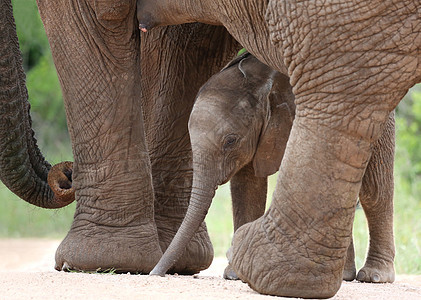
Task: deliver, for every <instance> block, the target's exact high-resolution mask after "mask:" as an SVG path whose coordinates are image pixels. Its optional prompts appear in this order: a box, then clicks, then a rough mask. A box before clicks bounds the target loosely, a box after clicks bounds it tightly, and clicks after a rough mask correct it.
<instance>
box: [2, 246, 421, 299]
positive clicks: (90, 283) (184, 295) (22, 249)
mask: <svg viewBox="0 0 421 300" xmlns="http://www.w3.org/2000/svg"><path fill="white" fill-rule="evenodd" d="M58 244H59V241H54V240H34V239H18V240H10V239H7V240H0V299H72V300H76V299H140V298H142V299H171V300H176V299H281V298H279V297H271V296H264V295H259V294H258V293H256V292H254V291H253V290H252V289H250V288H249V287H248V286H247V285H246V284H244V283H242V282H238V281H237V282H233V281H226V280H223V279H222V277H221V274H222V272H223V270H224V268H225V266H226V259H225V258H215V260H214V263H213V264H212V266H211V267H210V268H209V269H208V270H205V271H203V272H201V273H200V274H199V275H196V276H176V275H175V276H166V277H164V278H161V277H149V276H145V275H129V274H120V275H110V274H81V273H64V272H57V271H55V270H54V269H53V266H54V253H55V250H56V248H57V246H58ZM332 299H375V300H380V299H400V300H406V299H421V276H409V275H398V276H397V280H396V282H395V283H393V284H363V283H358V282H350V283H348V282H344V283H343V284H342V287H341V289H340V290H339V292H338V293H337V295H336V296H335V297H334V298H332Z"/></svg>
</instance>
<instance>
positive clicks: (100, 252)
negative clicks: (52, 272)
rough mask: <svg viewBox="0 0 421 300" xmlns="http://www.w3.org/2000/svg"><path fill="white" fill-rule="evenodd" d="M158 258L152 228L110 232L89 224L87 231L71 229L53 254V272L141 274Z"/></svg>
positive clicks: (113, 230)
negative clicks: (54, 264) (89, 227)
mask: <svg viewBox="0 0 421 300" xmlns="http://www.w3.org/2000/svg"><path fill="white" fill-rule="evenodd" d="M152 224H153V223H152ZM85 227H88V226H86V225H85ZM154 231H155V234H153V233H154ZM161 256H162V252H161V249H160V247H159V244H158V238H157V235H156V228H154V226H153V225H149V224H146V225H139V226H137V227H136V228H133V227H129V228H114V227H104V226H98V225H93V224H92V225H91V230H90V231H88V229H87V228H85V230H81V228H76V227H74V226H73V227H72V229H71V230H70V232H69V233H68V234H67V236H66V238H65V239H64V240H63V241H62V242H61V244H60V246H59V247H58V249H57V251H56V266H55V269H56V270H59V271H60V270H63V271H69V270H76V271H88V272H89V271H95V272H101V271H102V272H104V271H105V272H106V271H109V270H112V271H114V272H117V273H122V272H131V273H140V274H144V273H149V272H150V271H151V270H152V268H153V267H154V266H155V264H156V263H157V262H158V261H159V259H160V257H161Z"/></svg>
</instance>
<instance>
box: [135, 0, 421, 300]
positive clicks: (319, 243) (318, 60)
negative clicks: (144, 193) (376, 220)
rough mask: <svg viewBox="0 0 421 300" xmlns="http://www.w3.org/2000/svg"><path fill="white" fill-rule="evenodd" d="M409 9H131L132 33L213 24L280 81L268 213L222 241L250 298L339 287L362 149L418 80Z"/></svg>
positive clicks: (283, 4)
mask: <svg viewBox="0 0 421 300" xmlns="http://www.w3.org/2000/svg"><path fill="white" fill-rule="evenodd" d="M420 7H421V1H420V0H403V1H402V0H389V1H383V0H375V1H359V0H353V1H339V2H332V1H328V2H326V1H325V2H320V1H310V0H307V1H291V0H285V1H280V0H268V1H254V0H228V1H226V0H204V1H199V0H175V1H174V0H138V3H137V8H138V14H137V18H138V20H139V26H140V27H141V28H142V29H144V30H146V31H153V30H152V29H153V28H154V27H156V26H161V25H170V24H181V23H189V22H197V21H198V22H204V23H208V24H214V25H223V26H225V27H226V28H227V30H228V31H229V32H230V33H231V34H232V35H233V37H234V38H235V39H236V40H238V41H239V42H240V43H241V44H242V45H243V46H244V47H245V48H247V49H248V50H249V51H250V52H251V53H252V54H253V55H255V56H256V57H257V58H258V59H259V60H261V61H262V62H264V63H266V64H268V65H269V66H271V67H273V68H275V69H276V70H278V71H280V72H282V73H283V74H286V75H288V76H289V78H290V83H291V85H292V87H293V92H294V95H295V104H296V116H295V120H294V123H293V126H292V129H291V133H290V137H289V140H288V144H287V147H286V149H285V154H284V158H283V160H282V163H281V167H280V173H279V176H278V180H277V186H276V189H275V192H274V194H273V197H272V203H271V206H270V208H269V209H268V211H267V212H266V213H265V214H264V215H263V216H262V217H260V218H259V219H257V220H256V221H254V222H250V223H247V224H246V225H244V226H242V227H240V228H239V229H238V230H237V231H236V233H235V234H234V239H233V243H232V257H231V262H230V263H231V265H232V266H233V268H234V269H235V271H236V273H237V274H238V276H239V277H240V278H241V279H242V280H243V281H245V282H247V283H248V284H249V285H250V286H251V287H252V288H253V289H255V290H257V291H258V292H260V293H263V294H271V295H279V296H291V297H306V298H327V297H331V296H333V295H335V293H336V292H337V291H338V289H339V288H340V286H341V282H342V276H343V270H344V266H345V261H346V253H347V249H348V247H349V245H350V241H351V236H352V234H351V232H352V223H353V222H352V221H353V219H354V213H355V199H356V198H357V196H358V193H359V191H360V190H361V188H362V187H361V185H362V180H363V177H364V174H365V170H366V168H367V165H368V163H369V161H370V157H371V155H372V153H373V149H374V145H375V143H376V142H377V141H378V140H379V138H380V136H381V135H382V133H383V130H384V128H385V126H386V123H387V121H388V119H389V115H390V113H391V112H392V111H393V110H394V108H395V107H396V105H398V103H399V102H400V101H401V99H402V98H403V96H404V95H405V94H406V93H407V91H408V89H409V88H410V87H412V86H413V85H414V84H416V83H418V82H420V81H421V18H420ZM174 12H176V13H174ZM208 188H209V189H211V188H213V187H208ZM251 249H253V251H250V250H251Z"/></svg>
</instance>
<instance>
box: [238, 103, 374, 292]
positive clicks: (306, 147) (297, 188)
mask: <svg viewBox="0 0 421 300" xmlns="http://www.w3.org/2000/svg"><path fill="white" fill-rule="evenodd" d="M297 113H298V111H297ZM369 157H370V142H369V141H367V140H364V139H361V138H358V137H357V136H352V135H345V134H344V133H343V132H340V131H337V130H335V129H332V128H328V127H326V126H325V125H322V122H319V121H315V120H309V119H305V118H302V117H299V116H298V117H297V118H296V119H295V121H294V125H293V128H292V131H291V134H290V139H289V141H288V146H287V149H286V152H285V156H284V159H283V161H282V164H281V168H280V174H279V177H278V182H277V187H276V190H275V192H274V195H273V198H272V204H271V206H270V208H269V210H268V211H267V212H266V213H265V215H264V216H263V217H261V218H260V219H258V220H256V221H255V222H252V223H248V224H246V225H244V226H243V227H241V228H240V229H238V230H237V232H236V234H235V236H234V240H233V256H232V258H231V264H232V266H233V268H234V270H235V271H237V274H238V276H239V278H240V279H242V280H244V281H246V282H248V283H249V284H250V285H251V286H252V287H253V288H254V289H256V290H257V291H259V292H260V293H264V294H271V295H282V296H291V297H305V298H313V297H323V298H324V297H331V296H333V295H334V294H335V293H336V292H337V290H338V289H339V287H340V285H341V281H342V272H343V269H344V264H345V255H346V251H347V249H348V246H349V244H350V240H351V231H352V223H353V218H354V211H355V203H356V201H355V199H356V198H357V195H358V191H359V189H360V186H361V180H362V176H363V174H364V169H365V167H366V164H367V161H368V160H369Z"/></svg>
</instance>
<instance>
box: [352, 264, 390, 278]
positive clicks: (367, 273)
mask: <svg viewBox="0 0 421 300" xmlns="http://www.w3.org/2000/svg"><path fill="white" fill-rule="evenodd" d="M357 280H358V281H361V282H371V283H386V282H389V283H392V282H394V281H395V268H394V266H393V263H384V262H383V263H379V262H368V261H367V262H366V263H365V265H364V267H363V268H362V269H361V270H360V271H358V275H357Z"/></svg>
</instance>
